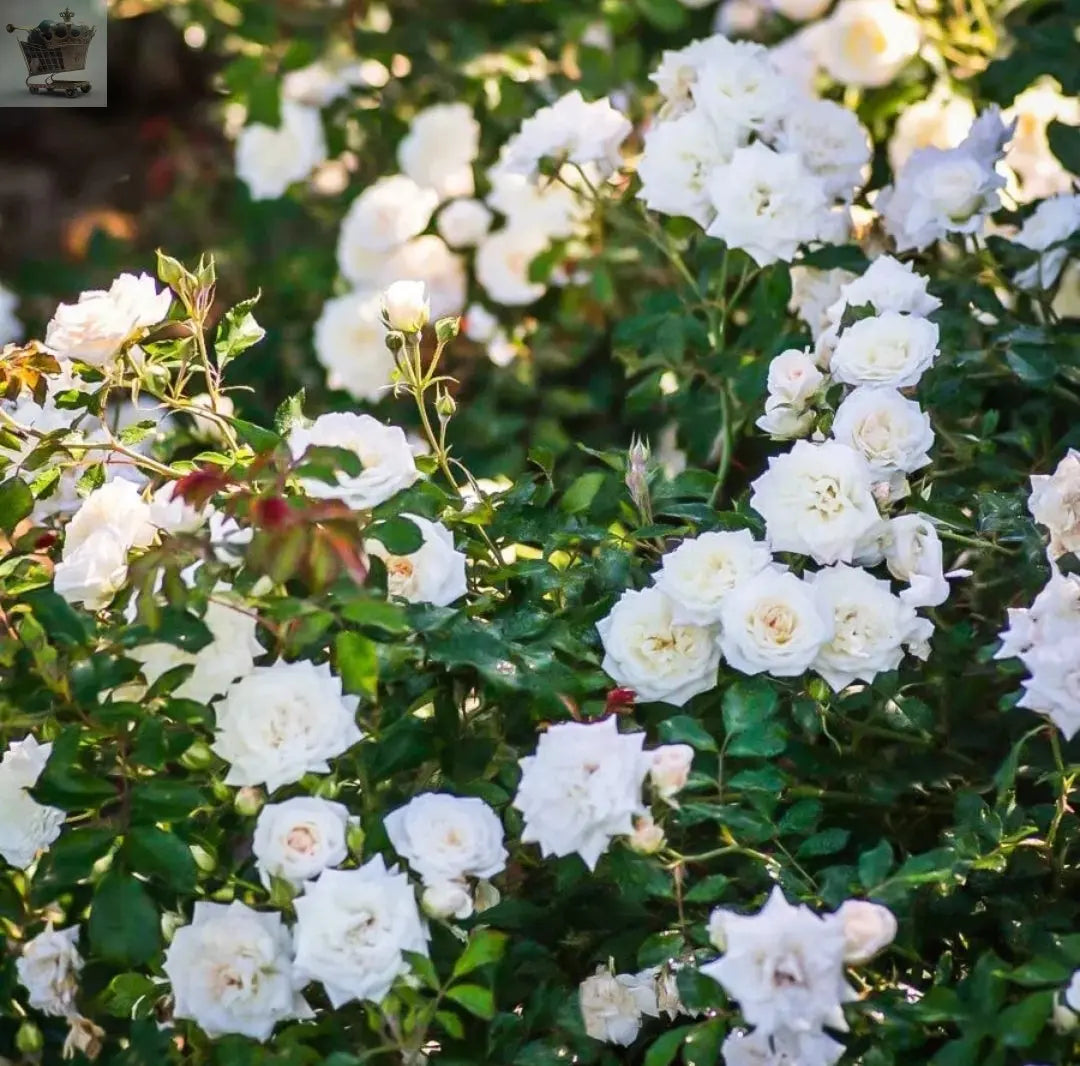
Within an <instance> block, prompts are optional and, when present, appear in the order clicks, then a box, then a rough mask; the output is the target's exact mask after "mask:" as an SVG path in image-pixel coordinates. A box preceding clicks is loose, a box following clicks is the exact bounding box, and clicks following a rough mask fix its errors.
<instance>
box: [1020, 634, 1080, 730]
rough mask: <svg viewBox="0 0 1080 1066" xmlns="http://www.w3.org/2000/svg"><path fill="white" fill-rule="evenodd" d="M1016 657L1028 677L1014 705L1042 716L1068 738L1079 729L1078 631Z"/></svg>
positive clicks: (1037, 646) (1079, 635) (1079, 672)
mask: <svg viewBox="0 0 1080 1066" xmlns="http://www.w3.org/2000/svg"><path fill="white" fill-rule="evenodd" d="M1020 658H1021V661H1022V662H1023V664H1024V666H1026V667H1027V669H1028V671H1029V672H1030V675H1031V676H1030V677H1028V678H1027V679H1026V680H1025V681H1024V682H1023V686H1024V694H1023V696H1021V697H1020V699H1019V700H1017V701H1016V706H1017V707H1025V708H1027V709H1028V710H1029V711H1035V713H1036V714H1042V715H1045V716H1046V717H1047V718H1049V719H1050V721H1051V722H1053V723H1054V725H1056V726H1057V727H1058V729H1060V730H1061V732H1062V735H1063V736H1064V737H1065V739H1066V740H1071V739H1072V738H1073V736H1075V734H1076V732H1077V730H1078V729H1080V634H1077V633H1072V634H1069V635H1065V636H1061V637H1059V638H1058V639H1057V640H1054V641H1048V642H1046V643H1042V644H1036V645H1035V646H1034V647H1033V648H1030V649H1029V650H1028V651H1026V652H1024V653H1023V655H1021V656H1020Z"/></svg>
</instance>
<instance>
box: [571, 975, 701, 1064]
mask: <svg viewBox="0 0 1080 1066" xmlns="http://www.w3.org/2000/svg"><path fill="white" fill-rule="evenodd" d="M682 968H683V967H682V964H680V963H678V962H668V963H665V964H664V965H662V966H649V967H647V968H646V969H644V970H641V971H639V972H638V973H618V974H617V973H613V972H612V971H611V968H610V967H608V966H599V967H597V970H596V973H594V974H592V976H590V977H586V978H585V980H584V981H582V982H581V986H580V988H579V989H578V1002H579V1004H580V1006H581V1016H582V1018H583V1019H584V1021H585V1032H586V1033H588V1035H589V1036H591V1037H592V1038H593V1039H594V1040H602V1041H604V1042H605V1043H608V1044H619V1045H621V1046H622V1047H628V1046H629V1045H630V1044H632V1043H633V1042H634V1040H635V1038H636V1037H637V1035H638V1033H639V1032H640V1031H641V1025H642V1022H643V1020H644V1019H645V1018H661V1017H667V1018H668V1019H669V1020H672V1021H674V1019H675V1018H677V1017H678V1016H679V1015H680V1014H689V1015H693V1014H696V1013H697V1012H696V1011H692V1010H690V1009H689V1008H687V1007H686V1006H685V1005H684V1004H683V1002H682V999H681V998H680V996H679V986H678V983H677V974H678V972H679V970H681V969H682Z"/></svg>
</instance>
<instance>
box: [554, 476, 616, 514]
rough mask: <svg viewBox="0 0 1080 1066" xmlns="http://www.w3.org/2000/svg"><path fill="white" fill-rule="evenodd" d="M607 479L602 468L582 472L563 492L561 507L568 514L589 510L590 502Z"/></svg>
mask: <svg viewBox="0 0 1080 1066" xmlns="http://www.w3.org/2000/svg"><path fill="white" fill-rule="evenodd" d="M606 479H607V474H605V473H604V472H603V471H601V470H590V471H589V472H588V473H586V474H582V475H581V476H580V477H579V478H578V479H577V480H576V481H575V482H574V483H573V484H572V485H571V486H570V487H569V488H568V489H567V490H566V492H564V493H563V497H562V499H561V500H560V501H559V508H560V509H561V510H563V511H565V512H566V513H567V514H580V513H581V512H582V511H587V510H588V509H589V504H591V503H592V502H593V499H594V498H595V496H596V494H597V493H598V492H599V491H600V486H601V485H603V484H604V481H605V480H606Z"/></svg>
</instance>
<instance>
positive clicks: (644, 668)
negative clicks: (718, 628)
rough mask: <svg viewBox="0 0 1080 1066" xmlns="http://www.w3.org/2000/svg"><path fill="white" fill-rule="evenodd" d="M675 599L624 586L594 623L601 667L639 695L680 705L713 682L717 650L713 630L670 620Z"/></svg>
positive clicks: (712, 684)
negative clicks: (601, 653)
mask: <svg viewBox="0 0 1080 1066" xmlns="http://www.w3.org/2000/svg"><path fill="white" fill-rule="evenodd" d="M675 610H676V607H675V604H674V602H673V601H672V600H670V599H669V598H668V597H667V596H666V595H665V594H664V593H663V592H662V591H661V590H660V589H659V588H657V587H653V588H646V589H641V590H639V591H634V590H632V589H631V590H627V591H626V592H624V593H623V594H622V596H620V597H619V600H618V602H617V603H616V604H615V606H614V607H613V608H612V609H611V613H610V614H609V615H608V616H607V617H606V618H604V619H602V620H601V621H600V622H598V623H597V625H596V628H597V630H598V631H599V633H600V640H601V641H602V643H603V645H604V662H603V669H604V670H605V672H606V673H607V674H608V675H609V676H610V677H611V678H612V679H613V680H614V681H615V682H616V683H617V684H620V685H628V686H629V687H630V688H632V689H633V690H634V691H635V692H636V693H637V694H638V696H639V697H640V698H641V699H643V700H649V701H653V700H656V701H658V702H663V703H669V704H671V705H672V706H674V707H681V706H682V705H683V704H684V703H686V701H687V700H689V699H691V698H692V697H693V696H696V695H698V693H701V692H708V691H709V690H710V689H712V688H715V687H716V671H717V668H718V667H719V665H720V650H719V648H718V647H717V643H716V634H715V632H714V631H713V630H712V629H711V628H709V627H707V626H701V625H694V624H691V623H688V622H682V623H679V622H676V621H675Z"/></svg>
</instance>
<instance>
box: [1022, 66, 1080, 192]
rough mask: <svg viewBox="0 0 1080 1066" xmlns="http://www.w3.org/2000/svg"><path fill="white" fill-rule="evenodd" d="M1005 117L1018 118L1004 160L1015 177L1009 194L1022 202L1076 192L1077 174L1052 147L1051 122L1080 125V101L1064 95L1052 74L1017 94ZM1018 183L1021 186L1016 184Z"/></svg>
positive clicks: (1074, 97)
mask: <svg viewBox="0 0 1080 1066" xmlns="http://www.w3.org/2000/svg"><path fill="white" fill-rule="evenodd" d="M1005 118H1006V119H1009V120H1011V119H1015V120H1016V129H1015V130H1014V132H1013V137H1012V140H1011V141H1010V142H1009V147H1008V151H1007V152H1006V154H1005V162H1006V165H1007V166H1008V168H1009V170H1010V171H1011V172H1012V174H1013V175H1014V176H1015V180H1014V181H1011V182H1010V187H1009V193H1010V195H1011V196H1012V198H1013V199H1014V200H1016V201H1018V202H1019V203H1031V202H1033V201H1035V200H1040V199H1043V198H1045V197H1047V196H1053V195H1055V194H1057V193H1070V192H1073V191H1074V184H1073V183H1074V177H1073V175H1072V174H1071V173H1070V172H1069V171H1068V169H1067V168H1066V167H1064V166H1062V164H1061V162H1060V160H1058V158H1057V156H1056V155H1054V152H1053V150H1052V149H1051V147H1050V138H1049V136H1048V133H1049V126H1050V123H1051V122H1054V121H1057V122H1061V123H1064V124H1065V125H1067V126H1077V125H1080V100H1078V99H1077V97H1076V96H1075V95H1072V94H1069V95H1065V94H1063V93H1062V91H1061V86H1060V85H1059V84H1058V83H1057V82H1056V81H1055V80H1054V79H1053V78H1049V77H1043V78H1039V79H1038V80H1037V81H1036V82H1034V83H1033V84H1032V85H1029V86H1028V87H1027V88H1026V89H1025V90H1024V91H1023V92H1021V93H1018V94H1017V96H1016V98H1015V99H1014V100H1013V102H1012V104H1011V105H1010V106H1009V108H1008V110H1007V111H1006V112H1005ZM1017 183H1019V187H1017Z"/></svg>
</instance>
